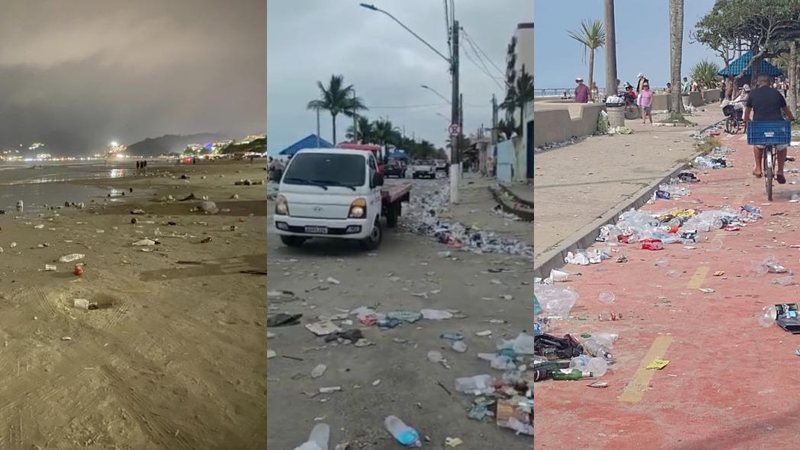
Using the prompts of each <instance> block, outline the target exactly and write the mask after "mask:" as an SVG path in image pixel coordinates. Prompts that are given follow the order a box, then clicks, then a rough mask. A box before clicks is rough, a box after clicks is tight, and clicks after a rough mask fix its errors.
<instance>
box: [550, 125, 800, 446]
mask: <svg viewBox="0 0 800 450" xmlns="http://www.w3.org/2000/svg"><path fill="white" fill-rule="evenodd" d="M723 139H724V141H723V142H724V143H725V145H728V146H731V147H732V148H733V149H734V150H735V153H734V154H733V155H731V156H730V157H728V161H730V162H732V163H733V167H732V168H727V169H719V170H706V171H699V172H697V177H698V178H699V179H700V180H701V182H700V183H696V184H683V185H681V186H684V187H687V188H688V189H690V190H691V194H690V195H689V196H687V197H683V198H680V199H672V200H658V201H657V202H655V203H654V204H651V205H647V206H646V208H645V209H646V210H647V211H648V212H652V213H660V212H663V211H669V210H674V209H676V208H694V209H698V210H700V211H708V210H719V209H722V208H730V209H731V210H732V211H734V213H735V212H736V211H738V210H739V207H740V206H741V205H749V206H753V207H759V208H761V210H762V211H761V215H762V216H763V217H762V218H761V219H759V220H757V221H755V222H752V223H747V224H746V225H745V226H743V227H741V229H739V230H737V229H736V228H732V229H729V230H724V229H722V230H712V231H710V232H708V233H702V234H701V238H700V239H699V241H698V243H697V244H692V245H688V246H687V245H682V244H680V243H677V244H670V245H666V246H665V249H664V250H662V251H647V250H642V249H640V248H639V246H638V245H636V244H617V245H616V246H608V244H597V245H596V246H595V248H599V249H605V250H607V251H609V252H610V254H611V255H612V258H611V259H610V260H606V261H604V262H602V263H601V264H598V265H590V266H576V265H567V266H565V268H564V270H566V271H568V272H572V273H575V272H580V273H581V275H580V276H577V275H572V276H571V278H572V281H570V282H568V283H561V284H558V286H562V287H563V286H569V287H571V288H572V289H574V290H575V292H577V293H578V294H579V295H580V298H579V299H578V301H577V303H576V305H575V306H574V307H573V308H572V312H571V317H570V318H569V319H568V320H561V321H554V322H553V325H552V328H551V329H550V330H549V331H548V332H549V333H550V334H553V335H557V336H563V335H564V333H570V334H571V335H573V336H576V337H578V336H581V335H583V334H584V333H590V334H591V333H598V332H614V333H618V334H619V340H618V341H617V342H616V343H614V347H613V354H614V357H615V359H616V363H615V364H613V365H612V366H610V371H609V372H608V374H606V375H605V376H603V377H601V378H599V379H597V380H598V381H604V382H606V383H608V387H607V388H605V389H591V388H589V387H587V385H588V384H589V383H590V382H591V381H595V380H588V381H587V380H582V381H576V382H565V381H543V382H540V383H537V384H536V393H537V401H536V412H537V415H536V430H537V433H536V448H537V449H565V448H582V449H608V450H611V449H614V450H617V449H639V448H653V449H656V448H659V449H661V448H663V449H685V450H690V449H691V450H694V449H698V450H699V449H709V448H720V449H723V448H724V449H733V448H736V449H756V448H759V449H760V448H770V449H772V448H795V447H796V444H793V443H792V442H793V440H794V439H795V436H796V434H797V433H796V426H795V422H794V418H796V417H797V413H798V410H800V401H798V400H797V397H796V396H794V395H791V394H789V395H786V393H791V392H793V391H794V389H795V388H796V386H797V382H798V376H797V373H798V368H800V358H798V357H797V356H796V355H795V350H796V349H797V348H798V346H800V339H799V338H798V337H796V336H793V335H792V334H790V333H787V332H785V331H783V330H782V329H780V328H779V327H778V326H777V325H774V324H769V323H767V326H766V327H762V326H760V324H759V321H758V320H757V316H758V315H759V314H760V312H761V311H762V308H764V307H765V306H768V305H771V304H776V303H787V302H788V303H793V302H796V292H797V285H796V279H795V278H794V277H793V276H791V275H792V274H793V273H796V271H797V267H798V250H797V248H798V244H800V241H798V236H797V231H798V229H797V223H798V219H800V210H798V207H797V203H794V202H792V199H793V198H795V196H800V187H798V185H797V184H796V183H797V182H800V176H799V175H798V173H799V172H800V171H798V170H797V163H787V178H788V180H789V184H786V185H776V188H775V192H776V194H775V199H774V201H773V202H771V203H768V202H766V195H765V192H764V182H763V179H755V178H753V177H752V175H750V170H751V169H752V153H751V150H750V147H748V146H747V145H746V142H745V141H744V140H743V136H741V135H739V136H735V137H733V138H725V137H723ZM789 154H790V156H792V155H793V156H797V151H796V147H793V149H792V150H790V152H789ZM537 237H538V235H537ZM623 255H624V256H625V257H626V258H627V262H625V263H616V262H615V261H616V260H617V259H618V258H619V257H621V256H623ZM767 258H773V259H774V261H776V262H777V263H778V264H781V265H784V266H785V267H786V269H787V270H788V271H789V273H783V274H780V273H767V269H766V268H763V269H762V268H761V265H760V263H762V262H763V261H764V260H766V259H767ZM787 277H788V278H787ZM602 292H611V293H613V294H614V295H615V301H614V302H613V303H612V304H603V303H601V302H599V301H598V298H599V294H600V293H602ZM609 313H618V314H621V315H622V319H621V320H616V321H608V320H604V321H601V320H600V319H601V315H603V316H604V317H606V318H608V317H609ZM655 359H664V360H668V361H669V364H668V365H667V366H666V367H664V368H663V369H661V370H648V369H646V366H647V365H648V364H650V363H651V362H653V361H654V360H655ZM577 426H579V427H580V430H581V431H580V432H576V431H575V430H576V427H577Z"/></svg>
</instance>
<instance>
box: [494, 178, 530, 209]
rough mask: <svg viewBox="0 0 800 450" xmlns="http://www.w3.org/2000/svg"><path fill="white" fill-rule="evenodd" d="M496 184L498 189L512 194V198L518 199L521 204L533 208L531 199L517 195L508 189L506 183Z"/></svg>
mask: <svg viewBox="0 0 800 450" xmlns="http://www.w3.org/2000/svg"><path fill="white" fill-rule="evenodd" d="M498 186H500V189H502V190H503V191H504V192H505V193H506V194H508V195H510V196H512V197H513V198H514V200H516V201H518V202H519V203H522V204H523V205H526V206H530V207H531V208H533V202H532V201H530V200H525V199H524V198H522V197H520V196H518V195H517V194H515V193H514V191H512V190H511V189H509V188H508V186H506V185H503V184H499V185H498Z"/></svg>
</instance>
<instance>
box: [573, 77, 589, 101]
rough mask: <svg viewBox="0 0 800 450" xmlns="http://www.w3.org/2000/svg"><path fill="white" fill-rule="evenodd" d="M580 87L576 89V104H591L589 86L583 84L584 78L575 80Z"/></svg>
mask: <svg viewBox="0 0 800 450" xmlns="http://www.w3.org/2000/svg"><path fill="white" fill-rule="evenodd" d="M575 82H576V83H578V86H576V87H575V103H588V102H589V86H586V85H585V84H583V78H581V77H578V78H575Z"/></svg>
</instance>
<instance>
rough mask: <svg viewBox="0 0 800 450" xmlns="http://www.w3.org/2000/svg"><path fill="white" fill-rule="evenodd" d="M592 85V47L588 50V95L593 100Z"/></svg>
mask: <svg viewBox="0 0 800 450" xmlns="http://www.w3.org/2000/svg"><path fill="white" fill-rule="evenodd" d="M592 86H594V49H590V50H589V97H590V98H591V99H592V101H595V100H596V99H595V98H594V97H592V95H594V93H593V92H592Z"/></svg>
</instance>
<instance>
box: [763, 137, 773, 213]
mask: <svg viewBox="0 0 800 450" xmlns="http://www.w3.org/2000/svg"><path fill="white" fill-rule="evenodd" d="M773 156H774V155H773V154H772V146H771V145H768V146H766V148H764V184H765V185H766V188H767V200H768V201H770V202H771V201H772V181H773V177H774V176H775V171H774V170H773V169H774V167H773V163H774V159H773Z"/></svg>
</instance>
